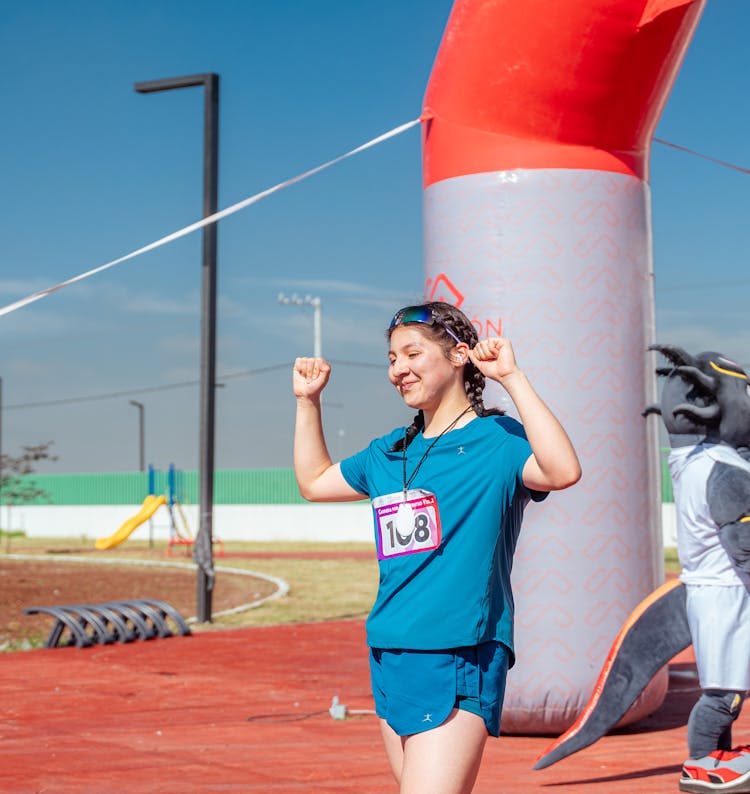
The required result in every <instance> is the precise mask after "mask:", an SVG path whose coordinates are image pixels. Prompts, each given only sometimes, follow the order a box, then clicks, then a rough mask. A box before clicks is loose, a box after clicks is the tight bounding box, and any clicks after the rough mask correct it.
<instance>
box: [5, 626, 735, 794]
mask: <svg viewBox="0 0 750 794" xmlns="http://www.w3.org/2000/svg"><path fill="white" fill-rule="evenodd" d="M693 670H694V667H693V665H692V660H691V656H690V654H689V652H686V653H684V654H681V655H680V656H679V657H677V659H675V660H674V663H673V664H672V666H671V673H672V674H671V675H670V692H669V694H668V696H667V699H666V701H665V703H664V705H663V706H662V707H661V709H660V710H659V711H658V712H657V713H656V714H654V715H652V716H651V717H650V718H648V719H647V720H644V721H642V722H640V723H639V724H638V725H636V726H631V727H630V728H628V729H626V730H625V731H622V732H620V733H617V734H615V735H611V736H606V737H604V738H603V739H602V740H600V741H599V742H597V743H596V744H595V745H593V746H592V747H589V748H587V749H585V750H582V751H581V752H579V753H577V754H576V755H573V756H571V757H569V758H567V759H564V760H563V761H561V762H559V763H558V764H556V765H554V766H552V767H549V768H548V769H544V770H541V771H538V772H535V771H533V770H532V769H531V766H532V764H533V763H534V759H535V758H536V757H537V755H539V753H541V752H542V750H544V748H545V747H546V746H547V745H548V744H549V742H550V738H549V737H519V736H503V737H501V738H500V739H496V740H490V741H489V742H488V746H487V751H486V753H485V758H484V762H483V765H482V769H481V771H480V775H479V780H478V782H477V785H476V788H475V792H476V794H497V792H507V793H509V794H521V792H523V793H524V794H527V793H528V792H533V791H540V792H542V791H546V792H550V793H552V792H576V793H578V792H601V791H606V792H607V794H617V792H628V794H632V792H633V791H638V792H639V794H640V793H643V794H650V792H654V793H656V792H659V793H660V794H661V792H664V791H675V790H676V789H677V778H678V775H679V769H680V764H681V761H682V759H683V758H684V756H685V727H684V726H685V721H686V719H687V713H688V711H689V710H690V707H691V706H692V704H693V702H694V701H695V699H696V698H697V695H698V691H697V683H696V681H695V680H694V678H693V677H692V676H691V672H692V671H693ZM334 695H338V696H339V698H340V700H341V702H342V703H345V704H346V705H347V706H348V707H349V708H350V709H363V710H370V709H372V699H371V697H370V693H369V682H368V670H367V657H366V651H365V644H364V627H363V623H362V622H361V621H341V622H332V623H315V624H304V625H301V624H300V625H291V626H289V625H287V626H280V627H271V628H255V629H240V630H233V631H206V632H200V633H196V634H195V635H193V636H192V637H173V638H169V639H157V640H152V641H148V642H143V641H137V642H134V643H132V644H129V645H116V646H97V647H93V648H87V649H79V648H54V649H49V650H46V649H45V650H38V651H29V652H20V653H14V654H0V703H1V704H2V720H1V721H0V758H1V759H2V761H1V762H0V791H3V792H13V793H14V794H15V793H16V792H18V793H19V794H21V793H22V794H26V793H27V792H45V793H48V794H54V793H56V792H65V794H82V793H83V792H86V793H88V792H91V794H101V793H102V792H107V794H119V793H120V792H128V794H131V793H132V792H159V794H171V792H175V794H176V793H177V792H180V794H189V793H190V792H211V793H212V794H213V793H214V792H224V791H244V792H269V794H273V793H275V792H288V793H289V794H292V793H293V792H294V793H296V792H315V794H326V793H327V792H331V794H333V793H334V792H357V794H362V793H363V792H366V793H367V794H380V793H381V792H383V794H384V793H385V792H394V791H395V786H394V784H393V781H392V778H391V775H390V772H389V771H388V770H387V768H386V765H385V759H384V755H383V752H382V749H381V747H380V736H379V731H378V726H377V722H376V718H375V717H374V716H371V715H360V716H353V717H349V718H347V719H346V720H333V719H332V718H331V717H330V715H329V714H328V708H329V706H330V705H331V700H332V698H333V696H334ZM747 711H748V709H746V712H747ZM248 718H252V719H250V720H249V719H248ZM748 739H750V715H747V716H746V715H743V716H742V717H741V718H740V720H739V722H738V724H737V727H736V732H735V740H736V741H737V742H739V741H740V740H742V741H747V740H748Z"/></svg>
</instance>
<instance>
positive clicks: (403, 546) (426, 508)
mask: <svg viewBox="0 0 750 794" xmlns="http://www.w3.org/2000/svg"><path fill="white" fill-rule="evenodd" d="M372 509H373V512H374V514H375V531H376V534H377V539H378V559H379V560H385V559H388V558H389V557H398V556H400V555H401V554H414V553H416V552H419V551H431V550H432V549H436V548H437V547H438V546H439V545H440V539H441V535H440V512H439V510H438V504H437V499H436V498H435V494H432V493H430V492H429V491H424V490H422V489H421V488H415V489H412V490H410V491H407V494H406V501H405V502H404V493H403V491H398V492H397V493H391V494H387V495H385V496H377V497H375V499H373V500H372Z"/></svg>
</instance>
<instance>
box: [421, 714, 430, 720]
mask: <svg viewBox="0 0 750 794" xmlns="http://www.w3.org/2000/svg"><path fill="white" fill-rule="evenodd" d="M422 722H432V714H425V715H424V719H423V720H422Z"/></svg>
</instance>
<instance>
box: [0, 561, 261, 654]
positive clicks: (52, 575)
mask: <svg viewBox="0 0 750 794" xmlns="http://www.w3.org/2000/svg"><path fill="white" fill-rule="evenodd" d="M275 589H276V586H275V585H274V584H273V583H271V582H268V581H266V580H265V579H260V578H257V577H254V576H243V575H240V574H231V573H226V572H223V571H222V572H221V573H220V575H219V576H217V579H216V585H215V588H214V592H213V602H212V612H213V614H216V613H217V612H221V611H222V610H225V609H231V608H233V607H237V606H239V605H241V604H247V603H250V602H253V601H256V600H258V599H259V598H263V597H265V596H268V595H270V594H271V593H273V592H274V591H275ZM134 598H156V599H159V600H161V601H166V602H167V603H168V604H171V605H172V606H173V607H175V608H176V609H177V610H178V611H179V613H180V614H181V615H182V616H183V617H184V618H188V617H190V616H192V615H195V611H196V575H195V571H194V570H190V569H187V568H186V569H180V568H168V567H159V566H143V565H119V564H109V565H89V564H86V563H76V562H73V561H68V560H59V561H58V560H49V559H45V560H40V561H39V562H37V561H34V560H14V559H7V558H6V559H3V557H2V556H0V648H2V647H8V646H11V647H18V646H19V644H23V643H24V641H26V642H27V643H31V644H32V645H34V646H37V645H40V644H41V643H42V642H43V640H44V639H46V637H47V636H48V635H49V632H50V629H51V628H52V624H53V622H54V619H53V618H52V616H51V615H24V614H23V610H24V608H25V607H30V606H62V605H65V604H86V603H88V604H101V603H104V602H107V601H119V600H129V599H134Z"/></svg>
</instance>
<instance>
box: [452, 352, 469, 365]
mask: <svg viewBox="0 0 750 794" xmlns="http://www.w3.org/2000/svg"><path fill="white" fill-rule="evenodd" d="M451 361H453V362H454V363H456V364H465V363H466V358H465V356H462V355H461V354H460V353H451Z"/></svg>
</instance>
